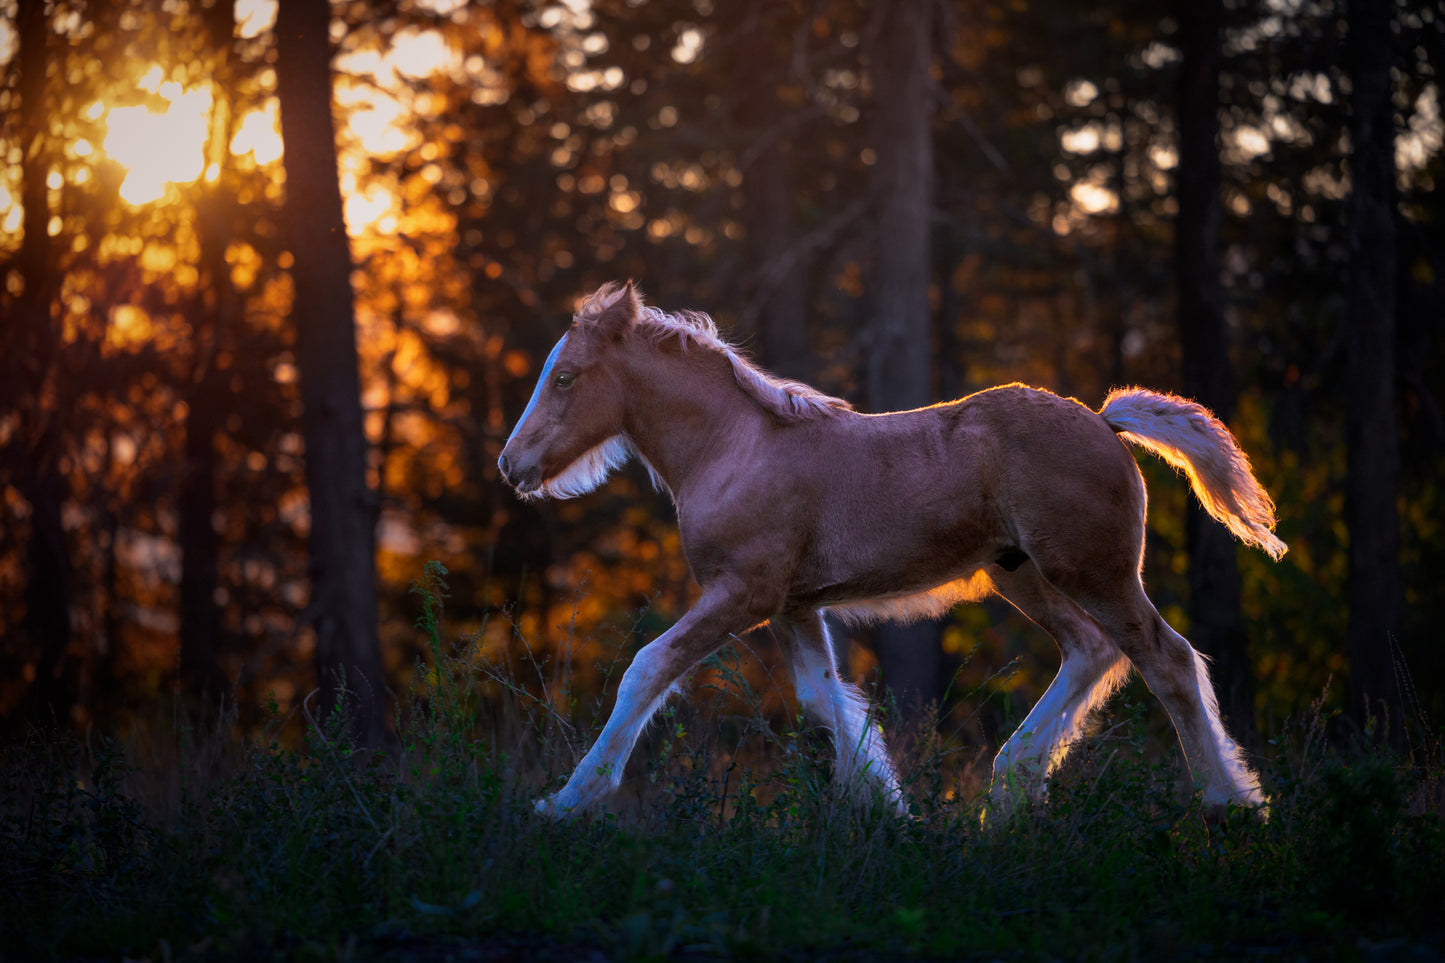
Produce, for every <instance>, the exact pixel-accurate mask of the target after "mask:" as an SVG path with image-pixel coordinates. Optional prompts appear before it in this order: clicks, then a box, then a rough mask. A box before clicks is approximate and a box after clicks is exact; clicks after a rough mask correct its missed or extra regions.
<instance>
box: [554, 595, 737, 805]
mask: <svg viewBox="0 0 1445 963" xmlns="http://www.w3.org/2000/svg"><path fill="white" fill-rule="evenodd" d="M760 621H762V619H758V618H753V617H752V616H750V615H748V613H747V607H746V606H745V605H744V604H742V600H741V598H740V597H739V595H738V594H737V593H733V592H730V591H726V590H714V591H707V590H704V592H703V596H702V598H701V599H699V600H698V603H697V604H696V605H695V606H693V607H692V609H690V610H689V611H688V613H687V614H686V615H684V616H683V617H682V618H681V619H680V620H679V621H678V623H677V624H676V625H674V626H673V627H672V628H670V629H668V630H667V631H666V632H664V633H663V634H662V635H660V636H658V637H657V638H656V639H655V640H653V641H652V642H651V643H650V644H648V645H645V646H643V647H642V649H641V651H639V652H638V653H637V658H635V659H633V660H632V665H630V666H628V667H627V671H626V672H625V673H623V675H622V684H621V686H619V687H618V690H617V704H616V705H615V706H614V707H613V709H612V715H611V716H610V717H609V718H608V720H607V724H606V725H605V726H603V727H602V734H601V735H600V736H598V738H597V742H596V743H595V744H594V745H593V746H592V748H591V749H590V750H589V751H588V752H587V755H585V756H583V757H582V762H581V763H579V764H578V766H577V768H576V770H574V771H573V773H572V776H571V778H569V779H568V780H567V784H566V785H565V786H563V787H562V788H561V789H560V790H558V791H557V792H556V793H553V794H552V795H551V796H548V797H546V798H545V799H539V800H538V801H537V811H538V812H540V813H543V814H544V815H547V816H552V817H554V818H560V817H565V816H568V815H571V814H574V813H578V812H582V811H583V810H586V809H588V808H590V807H592V806H594V805H596V804H597V803H598V802H600V801H601V800H602V799H603V798H604V797H606V796H607V795H608V794H609V793H611V792H613V791H614V790H615V789H617V787H618V785H620V784H621V782H622V770H623V768H624V767H625V766H626V765H627V757H628V756H630V755H631V754H632V747H633V746H634V745H635V744H636V743H637V738H638V736H640V735H642V730H643V728H644V727H645V726H646V725H647V721H648V720H649V719H651V718H652V715H653V713H655V712H656V711H657V710H658V709H659V708H661V706H662V703H663V702H664V701H665V700H666V699H667V695H668V693H669V692H671V691H672V688H673V686H674V685H676V684H677V682H678V681H679V680H680V679H681V678H682V676H683V675H684V674H685V673H686V672H687V671H688V670H689V669H691V668H692V667H693V666H695V665H697V663H698V662H700V661H701V660H703V659H704V658H706V657H707V656H709V655H711V654H712V653H713V652H715V651H717V650H718V649H719V648H721V647H722V645H723V643H724V642H726V641H727V640H728V639H730V638H732V637H733V636H734V635H736V634H738V633H741V632H746V631H747V630H748V629H750V628H752V627H753V626H754V625H756V624H757V623H758V622H760Z"/></svg>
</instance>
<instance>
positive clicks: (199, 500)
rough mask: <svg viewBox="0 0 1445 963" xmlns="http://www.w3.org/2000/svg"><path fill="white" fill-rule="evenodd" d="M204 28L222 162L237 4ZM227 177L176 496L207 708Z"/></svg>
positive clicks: (216, 640) (196, 678) (205, 238)
mask: <svg viewBox="0 0 1445 963" xmlns="http://www.w3.org/2000/svg"><path fill="white" fill-rule="evenodd" d="M202 15H203V16H204V18H205V24H206V32H207V35H208V39H209V42H210V48H211V56H212V57H213V59H214V65H213V67H212V71H211V75H212V79H213V80H214V81H215V83H216V85H217V87H218V88H219V90H220V93H219V94H218V95H217V98H216V106H215V108H214V111H213V114H212V117H211V132H210V145H209V151H208V153H209V159H210V160H212V161H213V162H215V163H219V164H221V166H222V168H223V170H224V168H225V166H226V158H227V157H228V156H229V154H230V151H229V147H228V145H229V143H230V140H231V133H232V127H233V123H232V117H233V116H234V111H233V110H232V109H231V103H230V101H229V100H228V98H229V97H230V96H231V93H230V92H231V91H233V90H234V89H235V79H236V78H235V76H234V60H233V59H232V57H231V47H232V43H233V38H234V36H235V30H236V10H235V5H234V4H231V3H217V4H216V5H215V6H213V7H211V8H210V9H208V10H205V11H204V12H203V14H202ZM225 183H226V182H225V178H224V177H219V178H217V179H216V181H215V182H214V183H212V184H207V185H204V186H203V194H202V196H201V198H200V201H199V202H198V205H197V206H198V211H197V218H196V234H197V237H198V239H199V241H200V247H201V267H202V270H203V271H204V278H205V280H204V284H203V285H202V291H201V293H200V295H199V296H198V297H197V311H196V315H195V318H194V320H193V322H192V327H193V332H194V337H193V341H194V343H195V345H196V357H195V359H194V362H193V363H194V370H193V373H192V378H191V386H190V390H189V391H188V392H187V409H188V411H187V415H186V437H185V469H184V475H183V477H182V479H181V485H180V491H179V493H178V498H177V516H178V527H179V538H180V544H181V599H180V605H181V638H180V648H181V651H180V683H181V691H182V692H183V693H184V694H185V695H186V696H187V697H189V698H190V699H191V700H193V702H194V704H195V706H196V707H197V708H209V707H210V703H211V700H213V699H215V698H216V697H217V696H220V695H222V694H224V693H225V692H226V691H227V689H228V688H229V681H228V679H227V678H226V674H225V672H223V671H222V669H221V665H220V660H219V658H218V655H219V650H220V648H221V647H222V645H223V641H222V638H221V633H222V629H221V613H220V609H219V607H218V606H217V604H216V590H217V588H218V587H219V584H220V540H219V539H218V538H217V536H216V528H215V522H214V515H215V511H216V445H215V440H216V432H217V431H218V430H219V429H220V425H221V411H222V407H223V404H224V394H225V385H224V383H223V379H222V378H221V376H220V375H219V373H218V372H217V370H216V367H215V357H216V353H217V350H218V347H219V344H220V342H221V341H222V340H223V339H224V338H226V337H227V335H228V333H229V329H230V328H231V327H232V325H233V324H234V322H235V318H236V314H237V311H238V305H237V295H236V291H235V289H234V288H233V287H232V285H231V272H230V268H229V266H228V265H227V264H226V247H227V245H228V244H229V242H230V235H231V216H232V205H231V198H230V197H229V196H228V191H229V188H228V187H226V186H225Z"/></svg>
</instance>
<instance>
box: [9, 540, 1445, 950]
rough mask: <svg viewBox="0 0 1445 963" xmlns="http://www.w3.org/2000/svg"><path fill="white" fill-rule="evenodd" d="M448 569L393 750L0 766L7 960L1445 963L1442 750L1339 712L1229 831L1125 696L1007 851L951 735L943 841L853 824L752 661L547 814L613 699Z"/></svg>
mask: <svg viewBox="0 0 1445 963" xmlns="http://www.w3.org/2000/svg"><path fill="white" fill-rule="evenodd" d="M442 574H443V573H442V572H441V571H440V570H439V569H437V568H432V569H429V570H428V573H427V576H426V577H425V578H424V579H423V581H422V583H421V584H419V586H418V593H419V595H420V597H421V601H422V605H423V610H424V615H423V619H422V622H421V625H420V629H421V631H423V632H424V633H426V636H427V638H428V640H429V643H430V646H431V658H430V660H429V661H428V663H427V664H426V665H423V666H419V667H418V671H417V674H416V681H415V684H414V686H413V691H412V692H411V694H410V696H409V697H408V698H407V699H406V700H404V701H405V707H404V709H403V710H401V711H400V712H399V715H398V719H397V726H396V730H397V732H398V739H397V744H396V745H395V746H394V747H392V748H391V749H390V750H389V751H388V752H386V753H384V754H372V753H367V752H364V751H361V750H358V749H356V748H354V747H353V746H351V745H350V744H349V743H348V741H347V739H346V737H345V733H346V731H347V728H346V726H345V724H344V720H339V719H334V718H333V719H330V720H320V719H316V718H314V717H313V716H311V715H310V714H309V713H308V712H305V711H303V712H301V713H299V716H298V718H296V719H293V720H289V723H288V720H287V719H284V718H282V717H280V715H279V714H277V715H276V717H275V719H274V722H273V725H272V726H271V727H270V728H269V729H268V730H267V731H265V732H263V733H261V734H259V735H252V736H249V737H244V738H242V737H238V736H236V735H234V734H232V733H228V732H227V731H226V730H225V728H224V727H220V728H219V730H217V729H213V730H211V731H208V732H202V731H200V730H198V729H195V728H190V727H187V726H184V725H179V724H178V725H175V726H173V727H172V728H171V730H170V732H169V733H168V736H167V738H165V739H164V740H157V739H155V738H154V737H152V738H151V739H150V740H149V741H148V742H144V743H137V742H134V741H133V742H132V744H130V745H129V746H128V747H127V748H125V749H124V750H123V748H122V745H121V743H120V742H118V741H107V740H97V741H93V742H89V743H82V742H80V741H79V740H78V739H76V738H74V737H54V738H47V737H43V736H42V735H41V734H39V733H32V735H31V736H30V738H28V739H27V740H25V741H22V742H20V743H17V744H14V745H11V746H8V747H5V748H4V749H3V750H0V751H3V770H0V772H3V776H0V778H3V784H0V960H10V959H29V958H38V959H47V958H65V959H80V958H121V957H126V958H139V957H149V958H151V959H194V960H201V959H206V960H211V959H216V960H233V959H234V960H242V959H244V960H254V959H266V958H278V959H280V958H286V959H333V958H335V959H340V958H347V959H388V960H432V959H436V960H440V959H444V958H451V957H456V958H473V959H492V958H504V957H508V956H509V957H510V958H550V959H559V960H561V959H582V958H587V957H588V956H589V955H591V956H592V957H594V958H596V957H601V958H608V959H621V960H665V959H687V960H695V959H715V958H755V959H772V958H782V959H830V960H871V959H880V958H899V959H911V958H919V959H945V958H970V959H972V958H994V957H1003V958H1011V959H1018V958H1022V959H1033V958H1044V957H1047V958H1065V959H1100V960H1112V959H1119V960H1131V959H1164V958H1168V959H1217V958H1240V959H1246V958H1247V959H1255V958H1270V959H1276V958H1289V959H1293V958H1306V959H1356V958H1359V959H1375V958H1383V957H1386V956H1388V957H1391V958H1395V957H1397V956H1398V957H1399V958H1412V959H1413V958H1421V959H1426V958H1438V956H1439V954H1440V951H1441V946H1442V920H1445V902H1442V896H1441V893H1442V892H1445V886H1442V885H1441V884H1440V880H1441V879H1442V878H1445V823H1442V820H1441V808H1442V806H1441V804H1442V799H1445V792H1442V781H1441V777H1442V766H1441V763H1440V760H1439V753H1438V751H1436V752H1435V753H1433V755H1432V761H1431V762H1430V764H1429V765H1427V766H1423V767H1408V766H1403V765H1401V764H1399V763H1398V762H1397V761H1396V760H1394V759H1392V758H1389V757H1387V756H1384V755H1380V754H1378V753H1377V752H1375V751H1372V750H1366V749H1358V748H1357V749H1350V748H1348V747H1346V748H1343V749H1342V748H1339V747H1338V746H1331V745H1330V744H1328V743H1327V741H1326V740H1324V739H1323V738H1322V732H1323V728H1322V726H1321V724H1320V722H1319V721H1318V720H1317V719H1312V720H1310V721H1309V722H1307V723H1302V724H1300V725H1298V726H1296V727H1293V728H1291V729H1290V730H1289V731H1287V732H1285V733H1283V734H1282V736H1281V738H1280V740H1279V745H1278V746H1276V747H1275V755H1274V757H1273V758H1271V759H1268V760H1266V764H1267V771H1266V782H1267V786H1268V790H1269V792H1270V794H1271V796H1272V798H1273V800H1274V806H1273V809H1272V814H1271V817H1270V819H1269V820H1268V821H1267V822H1264V823H1260V822H1258V821H1256V820H1255V819H1254V818H1252V817H1251V816H1250V815H1249V814H1247V813H1242V812H1241V813H1234V814H1231V817H1230V818H1228V819H1227V820H1226V821H1225V823H1223V824H1221V825H1209V824H1206V822H1205V820H1204V819H1203V817H1202V814H1201V810H1200V809H1199V807H1198V805H1197V803H1196V802H1195V801H1194V800H1193V799H1191V798H1188V797H1187V794H1186V793H1181V792H1180V786H1179V784H1180V781H1181V780H1180V773H1181V772H1182V769H1181V767H1180V766H1179V764H1178V760H1177V758H1174V757H1171V756H1168V755H1164V756H1161V757H1160V758H1151V755H1158V754H1157V753H1152V754H1151V752H1149V751H1147V749H1148V746H1147V745H1146V742H1147V738H1146V736H1145V735H1143V732H1144V728H1145V727H1144V726H1142V725H1141V724H1140V723H1139V721H1138V719H1137V716H1138V715H1139V714H1140V713H1141V712H1142V706H1141V705H1138V704H1130V703H1126V704H1124V705H1123V706H1121V707H1120V708H1119V709H1117V710H1116V711H1115V713H1114V718H1115V720H1116V724H1115V725H1114V726H1113V728H1112V729H1111V732H1110V734H1108V735H1106V736H1103V737H1099V738H1095V739H1092V740H1090V742H1089V743H1087V744H1086V745H1085V746H1084V747H1082V748H1081V749H1080V750H1079V751H1078V754H1077V759H1076V760H1075V761H1073V762H1071V763H1070V764H1069V765H1068V766H1067V767H1066V769H1065V771H1064V773H1063V774H1062V775H1061V776H1060V777H1059V778H1058V779H1057V780H1056V781H1055V784H1054V786H1053V788H1052V790H1051V797H1050V800H1049V802H1048V804H1047V805H1046V806H1043V807H1040V808H1038V809H1037V810H1035V811H1031V812H1028V813H1025V814H1023V815H1021V816H1020V817H1018V818H1017V819H1015V820H1013V821H1012V822H1010V823H1009V824H1007V825H1004V826H998V825H993V824H991V825H989V827H988V828H987V829H984V828H982V827H981V826H980V800H979V799H978V794H977V793H976V792H963V793H957V792H950V789H952V788H954V787H956V786H958V785H959V784H960V781H961V780H962V782H964V783H967V781H968V780H967V779H966V778H965V777H966V776H967V772H968V771H970V770H969V765H970V763H962V762H960V760H961V759H963V758H965V757H967V758H969V759H972V758H973V756H969V755H968V754H965V753H963V752H961V751H960V750H959V749H958V748H957V747H949V746H947V745H945V744H944V743H942V742H939V741H938V740H916V741H915V745H916V747H917V748H916V749H915V751H914V752H913V757H914V758H912V759H911V760H910V761H909V762H908V765H907V770H908V773H909V780H910V793H911V796H912V798H913V801H914V808H915V818H913V819H909V820H898V819H896V818H894V817H893V816H891V815H889V814H888V813H887V812H884V811H882V810H877V811H870V810H866V809H863V810H859V809H854V808H847V807H843V806H840V805H839V804H838V803H837V802H836V800H835V799H834V798H833V796H832V794H831V793H830V792H829V789H828V781H829V772H828V762H827V759H828V756H829V753H828V749H827V743H826V740H825V739H823V738H822V737H820V736H819V734H817V733H814V732H810V731H808V730H807V729H806V728H803V727H801V726H799V725H791V724H789V725H781V726H780V725H779V724H777V723H776V722H775V721H770V714H769V713H768V712H765V711H764V710H763V708H762V699H761V697H760V695H759V693H758V692H757V691H756V690H755V689H754V688H753V687H752V686H750V685H749V683H748V682H747V680H746V678H745V677H744V674H743V673H741V672H740V671H739V670H738V669H737V666H736V665H735V664H734V663H732V662H729V661H728V660H727V659H722V660H720V661H718V662H716V663H715V664H714V666H713V677H714V678H715V679H717V680H718V681H717V682H716V684H714V685H713V686H710V687H705V688H704V691H702V692H701V693H698V692H696V690H694V693H695V698H694V699H693V700H691V702H690V703H681V702H679V703H677V704H675V705H674V706H672V707H670V710H669V711H668V712H667V713H666V714H665V716H664V718H663V719H662V720H661V722H660V724H658V725H655V726H654V727H653V729H652V731H651V732H650V733H649V734H648V736H647V737H646V739H645V742H644V744H642V745H640V746H639V750H638V753H637V758H635V759H634V764H633V765H632V766H631V767H629V770H628V779H627V782H626V785H625V788H624V790H623V792H622V794H621V798H620V799H619V801H618V805H617V807H616V809H615V811H613V812H610V813H607V814H603V815H599V816H597V817H595V818H591V819H587V820H582V821H577V822H573V823H567V824H560V825H559V824H554V823H551V822H548V821H545V820H543V819H541V818H539V817H538V816H536V815H535V814H534V813H533V811H532V808H531V801H532V800H533V799H534V798H535V797H536V796H538V795H539V794H540V793H541V792H542V791H544V789H546V788H551V787H555V785H556V783H557V782H558V781H559V780H560V778H561V777H562V776H564V775H565V773H566V771H567V769H568V767H569V766H570V765H571V764H572V762H573V761H574V760H575V759H576V758H577V757H578V756H579V755H580V753H581V751H582V750H583V749H585V747H586V745H587V743H588V741H589V740H590V738H591V735H592V734H593V732H594V731H595V728H596V726H597V725H598V724H600V721H601V718H602V713H601V706H600V705H597V704H595V702H592V701H589V700H587V699H583V698H580V697H578V698H569V697H568V695H569V694H567V693H565V692H562V693H555V692H554V693H552V695H551V696H550V697H549V696H548V695H547V694H546V693H545V691H544V689H543V688H542V687H541V686H538V685H531V686H530V687H529V686H528V685H524V684H523V683H522V681H520V680H521V679H522V678H524V677H526V676H527V673H526V672H523V671H521V670H518V669H506V668H504V667H502V666H500V665H497V664H491V663H485V662H483V663H480V664H479V663H478V661H477V656H476V652H475V651H474V648H473V647H472V646H471V645H470V643H468V642H466V641H463V643H461V644H459V645H457V646H448V645H446V644H444V642H443V638H442V629H441V602H442V598H443V596H444V591H445V586H444V585H443V584H442V583H441V580H440V579H441V575H442ZM531 669H532V670H533V671H532V674H533V675H536V674H538V673H545V672H546V671H547V668H546V667H543V666H533V667H531ZM579 719H580V720H585V724H581V725H579V724H578V722H577V721H576V720H579ZM290 724H294V725H295V726H296V728H299V729H300V731H301V732H300V735H299V736H297V737H295V738H292V737H290V736H289V735H288V732H289V730H288V725H290ZM142 756H144V758H140V757H142ZM975 768H976V767H975ZM961 774H962V775H961ZM974 783H975V784H976V783H977V780H976V779H975V780H974ZM469 953H470V954H471V955H470V956H468V954H469Z"/></svg>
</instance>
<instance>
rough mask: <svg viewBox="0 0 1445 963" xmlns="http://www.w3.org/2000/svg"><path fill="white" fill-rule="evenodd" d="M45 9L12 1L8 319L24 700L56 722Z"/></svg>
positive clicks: (58, 529)
mask: <svg viewBox="0 0 1445 963" xmlns="http://www.w3.org/2000/svg"><path fill="white" fill-rule="evenodd" d="M44 7H45V4H44V3H43V2H41V0H20V3H19V5H18V7H17V11H16V26H17V33H18V35H19V37H18V39H19V74H20V77H19V88H20V117H19V128H20V132H21V137H22V138H23V149H22V152H21V161H20V179H21V204H22V207H23V215H22V216H23V221H22V229H23V231H24V235H23V237H22V239H21V244H20V251H19V252H18V254H17V256H16V266H17V267H18V268H19V271H20V276H21V278H22V279H23V282H24V288H23V290H22V292H21V294H20V296H19V298H18V299H17V304H16V309H17V310H16V316H15V318H13V319H12V323H13V324H15V325H17V326H18V327H19V329H20V331H19V333H18V338H17V339H16V344H18V346H19V348H20V350H19V355H20V356H19V358H18V359H16V363H17V364H18V366H19V367H20V373H19V378H18V381H19V385H20V392H21V398H20V412H21V420H20V424H21V444H22V445H24V446H25V449H26V450H25V452H24V453H23V454H22V456H21V458H22V462H23V464H22V465H21V467H20V471H19V473H18V478H17V487H18V488H19V489H20V493H21V494H22V495H23V496H24V497H25V500H26V501H27V502H28V503H29V504H30V540H29V543H28V545H27V549H26V565H25V576H26V590H25V603H26V605H25V618H24V620H23V623H22V629H21V636H22V637H23V638H26V639H28V640H30V643H31V644H32V645H34V646H36V647H37V648H38V649H39V652H38V659H37V662H36V675H35V688H34V690H33V694H32V700H31V701H32V705H33V706H34V707H35V708H37V709H38V710H39V711H40V712H41V713H42V714H43V715H47V716H50V717H51V718H53V719H55V720H56V721H60V722H64V721H66V720H68V719H69V716H70V708H71V705H72V703H73V702H74V698H75V691H74V685H75V679H74V677H73V676H74V667H73V666H72V665H71V663H72V661H73V656H72V653H71V652H70V645H71V631H72V626H71V620H70V589H71V568H70V556H69V553H68V551H67V550H66V545H65V529H64V526H63V523H62V518H61V508H62V505H63V503H64V498H65V488H66V485H65V479H64V477H63V476H62V475H61V473H60V466H59V458H60V432H59V426H58V425H57V424H56V410H55V406H54V397H53V395H54V391H55V387H56V386H55V378H54V366H55V364H56V361H57V355H58V353H59V347H60V342H59V336H58V332H57V328H56V325H55V322H54V321H53V320H52V318H51V306H52V304H53V303H54V301H55V295H56V292H57V289H58V287H59V278H58V276H57V274H56V267H55V261H54V257H55V251H54V250H53V247H54V246H53V245H52V244H51V241H50V199H49V188H48V187H47V185H46V176H47V173H48V171H49V159H50V154H51V145H50V143H49V131H48V128H49V121H48V118H47V116H46V112H45V106H44V104H45V87H46V82H45V74H46V65H47V63H48V60H49V58H48V55H47V46H48V44H49V38H50V30H49V24H48V23H47V20H46V17H45V12H44Z"/></svg>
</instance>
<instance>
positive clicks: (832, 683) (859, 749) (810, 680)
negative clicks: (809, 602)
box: [773, 612, 908, 816]
mask: <svg viewBox="0 0 1445 963" xmlns="http://www.w3.org/2000/svg"><path fill="white" fill-rule="evenodd" d="M773 626H774V630H775V634H776V635H777V636H778V641H779V642H781V643H782V645H783V648H784V649H785V650H786V651H787V653H788V662H789V665H790V666H791V668H792V670H793V690H794V691H795V692H796V693H797V696H798V705H799V707H800V708H802V710H803V713H804V714H805V715H806V716H807V717H808V718H809V719H810V720H811V721H812V722H813V723H815V724H816V725H820V726H823V727H824V728H826V729H829V730H830V731H831V732H832V734H833V748H834V751H835V752H836V754H837V755H836V762H835V763H834V768H833V778H834V780H835V781H836V783H837V785H838V788H839V789H840V790H841V792H842V793H843V795H844V798H851V799H852V800H854V801H860V802H861V801H863V800H864V799H866V798H867V797H868V796H870V795H872V796H875V797H876V796H882V798H883V799H884V800H885V801H887V802H888V804H889V805H891V806H892V807H893V808H894V809H895V810H897V811H898V814H899V815H901V816H906V815H908V800H907V798H906V797H905V796H904V795H903V790H902V789H901V788H900V787H899V785H898V775H897V773H896V772H895V771H894V769H893V762H892V760H890V759H889V758H888V749H887V746H885V744H884V741H883V731H882V729H881V728H880V727H879V726H878V723H877V722H876V721H874V720H873V719H871V718H870V717H869V716H870V713H869V711H868V700H867V698H865V697H864V695H863V693H862V692H860V691H859V690H858V687H857V686H854V685H852V684H850V683H847V682H844V681H843V680H842V678H841V677H840V676H839V674H838V659H837V656H836V655H835V654H834V652H833V641H832V639H831V638H830V637H829V634H828V626H827V623H826V622H825V621H824V620H823V616H822V615H821V614H820V613H818V612H801V613H797V612H795V613H790V614H789V615H787V616H785V617H783V618H778V619H774V620H773Z"/></svg>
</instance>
